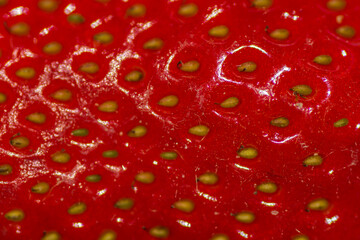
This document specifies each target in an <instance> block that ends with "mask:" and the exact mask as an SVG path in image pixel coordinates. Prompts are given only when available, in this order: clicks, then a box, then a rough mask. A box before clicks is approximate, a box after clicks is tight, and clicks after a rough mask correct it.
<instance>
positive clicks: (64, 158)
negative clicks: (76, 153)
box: [51, 151, 71, 163]
mask: <svg viewBox="0 0 360 240" xmlns="http://www.w3.org/2000/svg"><path fill="white" fill-rule="evenodd" d="M70 158H71V157H70V154H68V153H66V152H64V151H58V152H56V153H54V154H52V155H51V159H52V160H53V161H54V162H56V163H67V162H69V161H70Z"/></svg>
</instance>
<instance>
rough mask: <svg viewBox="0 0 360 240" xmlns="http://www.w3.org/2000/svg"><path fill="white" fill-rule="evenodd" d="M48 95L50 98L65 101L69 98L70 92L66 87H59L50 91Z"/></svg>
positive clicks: (70, 96)
mask: <svg viewBox="0 0 360 240" xmlns="http://www.w3.org/2000/svg"><path fill="white" fill-rule="evenodd" d="M50 96H51V97H52V98H54V99H55V100H58V101H61V102H67V101H70V100H71V98H72V93H71V91H70V90H68V89H60V90H57V91H56V92H54V93H52V94H51V95H50Z"/></svg>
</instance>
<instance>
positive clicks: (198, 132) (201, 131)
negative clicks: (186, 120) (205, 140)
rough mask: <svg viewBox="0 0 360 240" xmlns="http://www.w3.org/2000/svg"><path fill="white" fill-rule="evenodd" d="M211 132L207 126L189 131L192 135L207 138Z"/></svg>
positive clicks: (200, 126)
mask: <svg viewBox="0 0 360 240" xmlns="http://www.w3.org/2000/svg"><path fill="white" fill-rule="evenodd" d="M209 131H210V129H209V128H208V127H207V126H205V125H198V126H195V127H192V128H190V129H189V133H190V134H193V135H196V136H200V137H205V136H206V135H207V134H208V133H209Z"/></svg>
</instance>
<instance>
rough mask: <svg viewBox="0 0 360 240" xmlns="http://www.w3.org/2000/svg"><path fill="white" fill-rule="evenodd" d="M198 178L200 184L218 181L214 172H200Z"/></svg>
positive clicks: (212, 183) (210, 183)
mask: <svg viewBox="0 0 360 240" xmlns="http://www.w3.org/2000/svg"><path fill="white" fill-rule="evenodd" d="M198 180H199V182H201V183H202V184H206V185H215V184H216V183H217V182H218V181H219V177H218V175H216V174H215V173H211V172H207V173H204V174H201V175H200V176H199V177H198Z"/></svg>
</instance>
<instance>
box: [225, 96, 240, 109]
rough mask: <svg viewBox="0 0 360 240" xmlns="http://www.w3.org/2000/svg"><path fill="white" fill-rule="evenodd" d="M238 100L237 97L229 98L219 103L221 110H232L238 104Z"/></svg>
mask: <svg viewBox="0 0 360 240" xmlns="http://www.w3.org/2000/svg"><path fill="white" fill-rule="evenodd" d="M239 102H240V101H239V99H238V98H237V97H229V98H227V99H225V100H224V101H223V102H222V103H220V107H222V108H234V107H236V106H237V105H238V104H239Z"/></svg>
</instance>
